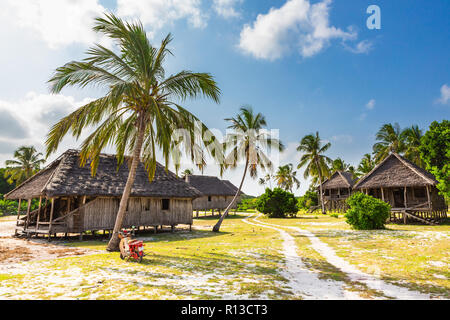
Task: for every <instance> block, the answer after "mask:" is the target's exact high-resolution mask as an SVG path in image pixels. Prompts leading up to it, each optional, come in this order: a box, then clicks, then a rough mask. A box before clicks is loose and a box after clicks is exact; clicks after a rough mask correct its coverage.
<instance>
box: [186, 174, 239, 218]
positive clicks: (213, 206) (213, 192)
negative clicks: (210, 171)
mask: <svg viewBox="0 0 450 320" xmlns="http://www.w3.org/2000/svg"><path fill="white" fill-rule="evenodd" d="M185 179H186V182H187V183H189V184H190V185H191V186H193V187H194V188H195V189H197V190H199V191H200V192H201V193H202V195H203V196H202V197H200V198H197V199H195V200H194V201H193V202H192V206H193V210H195V211H196V212H197V216H198V213H199V211H200V210H202V211H205V214H206V211H207V210H211V213H212V215H214V211H215V210H217V211H218V212H219V215H220V214H221V212H222V210H225V209H226V208H227V207H228V205H229V204H230V203H231V201H232V200H233V198H234V196H235V195H236V192H237V191H238V188H237V187H236V186H234V185H233V184H232V183H231V182H230V181H228V180H221V179H219V178H217V177H214V176H203V175H187V176H186V178H185ZM239 201H240V197H238V199H237V200H236V201H235V203H234V205H233V207H232V209H236V208H237V203H238V202H239Z"/></svg>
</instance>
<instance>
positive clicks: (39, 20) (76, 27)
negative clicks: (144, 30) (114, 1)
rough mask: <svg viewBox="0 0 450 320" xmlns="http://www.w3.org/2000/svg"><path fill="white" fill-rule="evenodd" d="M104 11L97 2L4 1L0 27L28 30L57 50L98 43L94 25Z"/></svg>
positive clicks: (65, 0) (0, 12) (57, 0)
mask: <svg viewBox="0 0 450 320" xmlns="http://www.w3.org/2000/svg"><path fill="white" fill-rule="evenodd" d="M104 11H105V8H104V7H103V6H102V5H100V4H99V2H98V0H77V1H73V0H40V1H35V0H20V1H17V0H2V1H1V2H0V25H1V26H2V27H3V28H7V29H11V27H15V28H19V29H28V30H30V31H31V32H33V34H35V35H36V36H38V37H40V38H41V39H42V40H43V41H45V42H46V43H47V45H48V46H49V47H50V48H52V49H55V48H59V47H63V46H67V45H70V44H73V43H85V44H90V43H92V42H94V41H99V38H98V35H96V34H95V32H93V31H92V25H93V22H94V20H93V19H94V18H95V17H97V16H99V15H101V14H102V13H103V12H104Z"/></svg>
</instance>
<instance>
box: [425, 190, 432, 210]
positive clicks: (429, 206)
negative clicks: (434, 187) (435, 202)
mask: <svg viewBox="0 0 450 320" xmlns="http://www.w3.org/2000/svg"><path fill="white" fill-rule="evenodd" d="M426 188H427V198H428V209H430V210H431V196H430V188H429V186H428V185H427V186H426Z"/></svg>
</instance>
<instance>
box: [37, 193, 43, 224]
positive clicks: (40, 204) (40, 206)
mask: <svg viewBox="0 0 450 320" xmlns="http://www.w3.org/2000/svg"><path fill="white" fill-rule="evenodd" d="M41 208H42V196H40V197H39V208H38V213H37V218H36V230H38V229H39V218H40V216H41Z"/></svg>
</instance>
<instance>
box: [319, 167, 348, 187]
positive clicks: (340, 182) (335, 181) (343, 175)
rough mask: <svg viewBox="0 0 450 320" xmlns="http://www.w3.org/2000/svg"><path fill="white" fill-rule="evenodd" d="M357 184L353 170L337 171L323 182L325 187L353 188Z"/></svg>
mask: <svg viewBox="0 0 450 320" xmlns="http://www.w3.org/2000/svg"><path fill="white" fill-rule="evenodd" d="M354 184H355V181H354V180H353V175H352V173H351V172H346V171H336V172H335V173H333V174H332V175H331V177H330V178H328V179H327V180H325V181H324V182H323V183H322V188H323V189H339V188H352V187H353V185H354Z"/></svg>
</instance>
